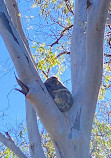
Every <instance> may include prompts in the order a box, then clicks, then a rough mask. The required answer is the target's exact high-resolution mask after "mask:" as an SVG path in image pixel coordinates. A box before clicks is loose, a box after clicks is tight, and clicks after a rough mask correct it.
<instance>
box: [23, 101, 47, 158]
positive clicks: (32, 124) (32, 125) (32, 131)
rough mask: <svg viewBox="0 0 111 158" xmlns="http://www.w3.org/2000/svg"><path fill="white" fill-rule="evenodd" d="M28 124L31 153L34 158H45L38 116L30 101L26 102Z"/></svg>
mask: <svg viewBox="0 0 111 158" xmlns="http://www.w3.org/2000/svg"><path fill="white" fill-rule="evenodd" d="M26 123H27V130H28V138H29V144H30V146H29V147H30V153H31V156H32V158H35V157H38V158H39V157H40V158H45V155H44V152H43V149H42V146H41V140H40V134H39V130H38V126H37V116H36V113H35V110H34V108H33V107H32V105H31V103H30V102H29V101H28V100H26Z"/></svg>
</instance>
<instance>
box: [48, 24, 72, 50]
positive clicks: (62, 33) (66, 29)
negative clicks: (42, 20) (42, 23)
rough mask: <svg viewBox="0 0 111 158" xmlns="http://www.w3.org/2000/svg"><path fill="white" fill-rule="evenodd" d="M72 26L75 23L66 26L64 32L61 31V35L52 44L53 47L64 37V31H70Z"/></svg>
mask: <svg viewBox="0 0 111 158" xmlns="http://www.w3.org/2000/svg"><path fill="white" fill-rule="evenodd" d="M71 27H73V25H70V26H67V27H65V29H64V30H62V32H61V33H60V37H59V38H57V40H56V41H55V42H54V43H52V44H51V45H50V46H51V47H53V46H54V45H55V44H58V42H59V40H60V39H61V38H62V37H63V35H64V33H65V32H66V31H68V30H69V29H70V28H71Z"/></svg>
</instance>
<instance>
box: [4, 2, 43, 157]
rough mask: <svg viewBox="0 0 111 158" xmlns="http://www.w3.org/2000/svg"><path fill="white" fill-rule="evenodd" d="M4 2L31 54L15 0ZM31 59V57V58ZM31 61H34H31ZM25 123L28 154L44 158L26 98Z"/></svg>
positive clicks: (34, 114)
mask: <svg viewBox="0 0 111 158" xmlns="http://www.w3.org/2000/svg"><path fill="white" fill-rule="evenodd" d="M5 2H6V8H7V9H8V12H9V15H10V16H11V19H12V21H13V23H14V25H15V26H16V29H17V30H18V32H19V34H20V36H21V38H22V40H23V42H24V44H25V47H26V48H27V50H28V53H29V54H30V57H31V59H32V56H31V51H30V48H29V44H28V40H27V39H26V36H25V34H24V32H23V29H22V25H21V20H20V16H19V15H20V12H19V9H18V6H17V3H16V1H15V0H10V1H9V0H5ZM32 60H33V59H32ZM33 63H35V62H34V61H33ZM26 124H27V132H28V138H29V148H30V154H31V157H32V158H36V157H41V158H45V155H44V152H43V149H42V146H41V140H40V135H39V130H38V125H37V117H36V112H35V110H34V108H33V106H32V104H31V102H29V101H28V100H26Z"/></svg>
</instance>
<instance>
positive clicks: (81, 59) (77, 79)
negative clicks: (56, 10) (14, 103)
mask: <svg viewBox="0 0 111 158" xmlns="http://www.w3.org/2000/svg"><path fill="white" fill-rule="evenodd" d="M96 3H97V4H98V3H101V4H102V3H103V2H93V5H92V3H91V6H89V3H84V5H83V6H84V9H83V12H82V13H84V14H83V17H82V15H81V12H80V10H79V7H80V8H81V5H82V4H81V3H80V4H78V7H77V8H76V9H77V10H76V12H75V26H74V27H77V28H76V32H74V33H73V34H75V36H74V38H73V39H72V41H73V40H76V42H74V43H73V42H72V44H73V47H72V49H74V50H72V52H73V51H74V52H75V54H74V55H72V56H71V59H72V64H74V68H73V69H72V83H77V82H78V83H79V84H75V85H74V88H73V86H72V90H73V97H74V98H75V103H76V101H77V104H78V98H79V104H80V103H82V104H83V105H82V107H81V105H79V106H77V107H76V104H75V105H74V106H73V107H74V109H72V110H71V111H73V110H75V112H74V113H75V115H74V118H73V116H72V115H71V113H72V112H71V111H70V112H69V113H67V118H68V120H69V122H67V119H66V115H64V117H63V114H62V116H61V114H60V113H59V112H57V115H58V113H59V115H58V116H60V118H61V119H60V120H61V121H63V122H64V121H65V122H64V123H65V124H66V127H67V129H66V130H65V131H66V133H65V134H66V135H65V134H64V137H65V136H66V138H63V139H65V140H66V141H67V145H68V143H69V145H68V146H70V143H71V146H72V142H73V141H74V143H75V144H73V145H74V150H75V151H72V152H70V153H67V154H68V155H66V154H65V153H64V150H63V149H64V148H67V145H66V146H64V144H62V135H61V128H58V127H59V124H60V122H57V128H56V126H55V127H54V129H55V131H53V130H52V131H51V133H50V132H49V133H50V135H52V137H51V138H52V139H54V140H53V141H54V142H55V138H56V141H57V142H55V147H56V148H58V149H59V153H58V152H57V153H58V154H59V156H58V157H61V154H62V155H63V157H72V156H73V157H74V156H75V157H77V155H78V154H82V156H83V155H84V157H86V155H87V153H82V149H81V153H80V152H79V150H80V149H77V148H78V147H77V146H79V145H80V144H82V143H83V144H84V145H83V146H84V147H85V143H86V144H87V143H89V141H88V140H84V141H83V138H84V139H85V137H83V135H84V132H85V134H87V138H88V136H89V135H90V130H91V123H92V122H90V121H91V120H92V119H93V114H94V110H95V107H92V108H93V111H92V112H93V113H92V117H91V119H89V120H90V121H89V125H90V126H88V122H87V121H86V120H85V122H82V123H81V125H82V126H83V127H85V128H83V130H82V129H81V130H80V129H79V130H78V128H80V127H79V122H78V119H79V116H80V115H81V116H83V115H85V116H84V117H83V118H87V117H88V118H89V116H87V115H86V114H88V113H87V112H85V111H84V110H86V111H87V110H88V108H89V107H90V106H89V107H87V104H89V103H87V102H88V99H89V100H90V101H91V99H90V97H91V98H92V96H93V95H94V94H95V96H94V98H95V99H94V100H93V101H95V102H94V105H95V104H96V99H97V94H98V90H99V86H100V84H99V85H98V87H96V86H97V85H95V84H94V83H93V80H89V79H90V78H91V79H94V76H95V75H94V74H93V73H92V72H93V71H92V72H91V69H92V70H93V68H94V66H93V67H91V62H94V63H95V64H98V63H99V62H96V61H93V57H94V54H93V56H92V58H91V61H90V64H89V65H90V66H87V68H90V69H89V70H87V68H86V70H87V71H88V73H86V74H88V75H89V74H90V72H91V74H90V75H92V74H93V75H94V76H93V77H91V76H89V77H88V76H86V78H85V83H84V85H85V86H86V85H87V86H89V85H90V86H91V83H92V86H93V88H94V89H93V88H92V87H91V88H90V87H89V88H88V87H87V86H86V87H85V92H86V93H85V94H84V95H85V96H87V97H88V96H89V98H88V99H87V98H86V99H85V100H84V98H85V97H84V96H83V91H84V85H83V86H82V88H80V87H79V86H81V85H82V81H81V75H83V76H84V74H85V71H86V70H82V69H83V67H81V64H82V65H85V56H86V55H85V54H86V48H85V46H87V47H88V48H89V50H88V51H87V52H88V54H89V52H90V51H91V52H92V51H93V52H95V53H96V50H95V51H94V50H93V48H95V47H93V48H91V46H92V44H93V43H94V45H95V46H96V44H97V43H96V44H95V42H96V38H97V37H98V36H97V35H96V36H95V37H96V38H95V37H93V36H92V35H91V40H92V41H93V38H94V39H95V40H94V41H93V42H90V43H88V44H87V45H85V42H86V40H85V39H86V34H85V33H84V32H85V27H84V26H85V22H86V21H87V23H88V22H89V21H88V20H90V18H89V19H88V20H86V16H84V15H86V11H88V15H90V14H91V10H92V9H89V8H93V7H94V6H95V5H97V4H96ZM7 4H8V2H7ZM79 5H80V6H79ZM107 5H108V4H107ZM13 6H15V5H13ZM10 7H11V4H9V8H10ZM99 7H100V6H99ZM7 8H8V7H7ZM86 8H87V9H86ZM98 10H99V9H98ZM106 10H107V9H106ZM106 10H105V12H106ZM99 11H100V12H101V7H100V10H99ZM99 11H98V12H99ZM100 12H99V13H100ZM99 13H98V14H99ZM103 13H104V11H103ZM10 14H11V13H10ZM79 14H80V15H81V16H80V17H81V19H78V18H77V17H76V16H77V15H79ZM1 15H2V14H1ZM12 15H14V14H12ZM103 15H104V16H105V14H103ZM11 17H12V18H13V16H11ZM99 18H100V17H98V20H103V21H102V22H101V23H98V24H101V26H102V23H105V17H104V18H100V19H99ZM1 19H2V20H3V19H4V18H3V17H2V16H1ZM83 19H84V21H83ZM76 20H77V21H76ZM91 20H92V19H91ZM13 21H14V20H13ZM5 22H7V21H5ZM94 22H95V21H93V23H94ZM7 24H8V23H7ZM76 24H77V25H76ZM82 24H83V25H82ZM88 24H89V23H88ZM16 26H18V24H17V25H16ZM88 26H89V25H87V38H89V37H90V36H89V35H90V33H91V30H90V29H94V27H93V28H92V27H88ZM91 26H92V25H91ZM98 27H99V26H98ZM19 29H20V26H19V27H18V30H19ZM79 29H82V32H80V33H79V34H78V31H80V30H79ZM88 29H89V30H90V31H89V32H88ZM102 29H103V30H104V26H103V27H102ZM7 30H9V32H10V31H11V30H10V29H7ZM20 30H22V29H20ZM20 30H19V32H20ZM74 30H75V28H74ZM77 30H78V31H77ZM103 30H102V33H101V31H100V35H103ZM3 31H4V30H2V31H1V32H2V33H3ZM94 31H98V29H97V30H94ZM94 31H93V33H94ZM2 33H1V34H2ZM10 33H11V34H12V32H10ZM20 34H21V36H22V35H23V34H22V33H20ZM3 35H4V33H3V34H2V36H3ZM12 35H13V34H12ZM79 35H80V37H81V38H78V40H77V36H79ZM23 37H24V35H23V36H22V39H23V41H24V43H25V45H27V42H26V39H25V40H24V38H23ZM13 38H14V40H15V41H16V42H17V39H18V38H17V36H16V37H15V36H14V35H13ZM82 39H84V40H82ZM97 40H98V39H97ZM101 40H103V36H102V37H101V38H100V39H99V42H101V44H100V46H101V47H102V41H101ZM89 41H90V40H88V42H89ZM57 42H58V41H57ZM77 42H78V43H80V42H81V43H82V44H81V47H82V48H81V47H79V48H78V47H77ZM74 44H76V46H75V45H74ZM90 44H91V45H90ZM27 48H28V49H29V47H28V46H27ZM90 48H91V50H90ZM101 49H102V48H101ZM101 49H100V50H101ZM11 51H12V50H11ZM23 52H24V51H23ZM76 53H77V54H76ZM80 53H81V54H80ZM29 54H30V51H29ZM48 54H49V53H48ZM101 54H102V53H101ZM76 56H77V58H76ZM95 56H96V54H95ZM25 57H27V56H26V54H25ZM73 57H74V59H73ZM18 59H19V57H18ZM26 59H28V57H27V58H26ZM88 59H90V56H89V58H88ZM95 60H96V59H95ZM101 61H102V57H101ZM28 62H29V60H28ZM81 62H82V63H81ZM15 63H16V64H17V62H15ZM49 63H50V62H49ZM80 63H81V64H80ZM39 65H42V63H40V64H39ZM76 65H77V68H76ZM17 66H18V65H17ZM72 67H73V65H72ZM26 68H27V66H26ZM76 69H77V70H78V72H79V71H80V72H83V74H82V73H78V74H77V73H76V71H77V70H76ZM48 70H50V69H48ZM48 70H47V71H46V72H48ZM101 70H102V69H101ZM33 71H34V70H33ZM87 71H86V72H87ZM96 73H97V74H96V75H97V76H98V75H99V74H100V76H99V77H100V78H99V79H100V80H101V73H100V69H99V70H98V72H97V71H96ZM34 74H35V73H34ZM19 75H20V76H21V75H22V74H21V73H20V74H19ZM75 75H76V76H75ZM28 76H30V73H28ZM31 76H32V75H31ZM45 76H46V77H48V74H45ZM73 78H74V79H73ZM20 79H21V80H22V81H23V83H26V85H28V87H30V86H29V85H30V84H29V83H30V82H28V81H27V80H28V79H26V76H24V77H23V78H22V77H20ZM24 80H25V81H24ZM32 80H33V79H32ZM97 80H98V77H97ZM88 81H90V82H91V83H90V84H88V83H89V82H88ZM27 82H28V83H27ZM40 82H41V81H40ZM31 83H33V82H31ZM80 83H81V84H80ZM86 83H87V84H86ZM41 84H42V83H41ZM32 85H33V84H31V87H33V86H32ZM94 85H95V87H94ZM42 86H43V85H42ZM76 86H77V87H76ZM34 87H35V86H34ZM40 87H41V86H40ZM40 87H39V88H40ZM87 88H88V90H91V89H92V90H94V92H92V94H87V92H88V90H87ZM29 89H30V88H29ZM79 89H81V91H80V93H78V94H76V93H77V92H78V90H79ZM82 90H83V91H82ZM95 90H96V93H95ZM34 91H35V90H34ZM29 94H30V93H29ZM41 94H42V91H41ZM81 95H82V96H81ZM32 96H33V95H32ZM43 96H44V95H43ZM75 96H76V97H75ZM27 97H28V98H29V97H30V95H28V94H27ZM44 97H45V96H44ZM49 98H50V96H49ZM38 99H40V98H38ZM81 99H83V100H81ZM92 99H93V98H92ZM35 101H36V100H35ZM39 101H41V100H39ZM51 102H52V101H51ZM86 103H87V104H86ZM51 104H52V103H51ZM48 106H49V108H50V109H52V106H50V103H49V105H48ZM83 107H84V108H83ZM29 108H31V107H30V105H29ZM41 108H42V107H38V113H39V115H42V113H41ZM81 108H82V111H81V110H80V109H81ZM90 108H91V107H90ZM90 108H89V111H90V112H91V109H90ZM27 109H28V108H27ZM83 109H84V110H83ZM30 110H32V113H33V112H34V111H33V109H32V108H31V109H30ZM30 110H29V111H30ZM42 110H47V109H45V108H43V109H42ZM57 110H58V109H57ZM52 111H53V110H52ZM52 111H51V112H52ZM42 112H43V114H44V115H45V113H44V112H46V111H42ZM48 112H49V109H48ZM82 112H83V113H82ZM27 113H28V112H27ZM28 114H29V113H28ZM54 114H55V111H54ZM86 116H87V117H86ZM90 116H91V115H90ZM28 117H32V116H28ZM44 117H46V118H47V116H44ZM63 118H64V119H63ZM77 118H78V119H77ZM41 119H43V118H41ZM53 119H54V120H53V121H57V120H56V118H53ZM35 120H36V117H35ZM72 120H73V121H74V123H73V121H72ZM70 121H71V124H72V125H71V126H72V127H71V126H70V127H69V128H68V126H69V125H70V124H69V123H70ZM76 121H77V122H76ZM27 122H28V123H29V124H28V125H29V126H31V123H32V122H29V118H27ZM43 122H44V120H43ZM49 122H50V121H49ZM49 122H47V123H46V129H47V130H49V129H50V128H51V126H50V127H49ZM32 125H33V126H34V121H33V124H32ZM50 125H51V124H50ZM84 125H87V126H88V130H87V128H86V127H87V126H84ZM34 127H35V131H33V132H34V133H37V128H36V122H35V126H34ZM60 127H61V126H60ZM89 127H90V128H89ZM70 128H71V133H70V134H72V136H74V138H70V139H71V140H70V139H68V138H67V134H68V133H67V132H68V131H67V130H69V129H70ZM57 129H58V130H57ZM56 130H57V132H56ZM62 130H63V129H62ZM76 130H77V131H76ZM84 130H85V131H84ZM28 131H29V138H30V136H31V134H32V135H34V133H33V132H32V131H30V128H29V130H28ZM69 131H70V130H69ZM78 131H81V132H80V133H78ZM53 132H55V133H56V134H57V135H55V133H53ZM58 132H59V133H58ZM73 132H74V133H73ZM87 132H88V133H87ZM76 133H77V135H78V136H79V137H76V138H78V140H75V139H76V138H75V134H76ZM59 134H60V135H59ZM81 134H83V135H81ZM68 135H69V134H68ZM77 135H76V136H77ZM59 136H60V138H61V142H58V139H57V138H59ZM80 136H82V137H80ZM34 138H35V137H34ZM81 138H82V139H81ZM38 139H39V138H38ZM29 140H30V141H32V142H33V141H34V140H33V139H32V137H31V139H29ZM72 140H73V141H72ZM85 141H86V142H85ZM56 143H57V144H56ZM76 143H77V144H76ZM79 143H80V144H79ZM30 144H31V150H32V155H33V154H34V150H35V151H37V148H36V147H35V149H32V147H34V145H36V141H35V144H34V143H31V142H30ZM39 145H40V144H39ZM59 145H60V146H59ZM76 145H77V146H76ZM39 147H40V146H39ZM75 147H77V148H75ZM39 150H40V151H41V149H40V148H39ZM76 150H78V151H76ZM73 152H75V154H74V153H73ZM87 152H88V151H87ZM41 153H42V151H41V152H38V151H37V154H41ZM69 154H71V155H69ZM78 156H80V155H78ZM32 157H33V156H32Z"/></svg>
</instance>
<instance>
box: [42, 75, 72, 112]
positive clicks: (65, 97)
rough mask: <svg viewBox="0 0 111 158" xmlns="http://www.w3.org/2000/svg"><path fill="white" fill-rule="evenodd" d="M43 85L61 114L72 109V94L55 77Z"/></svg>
mask: <svg viewBox="0 0 111 158" xmlns="http://www.w3.org/2000/svg"><path fill="white" fill-rule="evenodd" d="M44 84H45V86H46V88H47V90H48V92H49V94H50V95H51V97H52V98H53V100H54V102H55V103H56V105H57V107H58V109H59V110H60V111H61V112H66V111H68V110H69V109H70V108H71V107H72V105H73V98H72V94H71V93H70V91H69V90H68V89H67V88H66V87H65V86H64V85H63V84H62V83H61V82H60V81H58V79H57V77H51V78H48V79H47V80H46V81H45V82H44Z"/></svg>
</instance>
